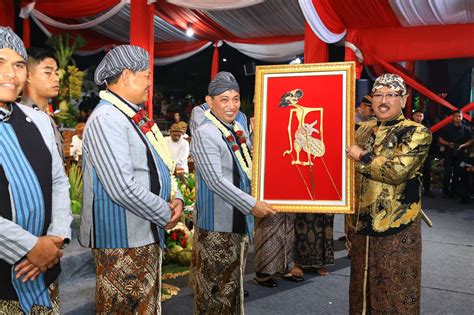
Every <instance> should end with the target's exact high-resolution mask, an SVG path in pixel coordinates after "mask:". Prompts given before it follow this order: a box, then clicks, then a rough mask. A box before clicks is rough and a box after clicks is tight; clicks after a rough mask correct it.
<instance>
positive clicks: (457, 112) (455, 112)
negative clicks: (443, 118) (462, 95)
mask: <svg viewBox="0 0 474 315" xmlns="http://www.w3.org/2000/svg"><path fill="white" fill-rule="evenodd" d="M454 114H461V115H462V114H463V112H462V110H460V109H458V110H455V111H454V112H453V115H454Z"/></svg>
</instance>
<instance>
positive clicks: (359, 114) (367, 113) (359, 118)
mask: <svg viewBox="0 0 474 315" xmlns="http://www.w3.org/2000/svg"><path fill="white" fill-rule="evenodd" d="M355 117H356V118H355V123H356V126H358V125H360V123H361V122H363V121H367V120H370V119H374V110H373V109H372V96H370V95H366V96H364V97H363V98H362V101H361V102H360V105H359V107H358V108H357V111H356V115H355Z"/></svg>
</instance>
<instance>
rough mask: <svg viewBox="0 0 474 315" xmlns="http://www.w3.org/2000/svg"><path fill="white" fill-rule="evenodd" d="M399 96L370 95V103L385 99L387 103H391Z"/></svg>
mask: <svg viewBox="0 0 474 315" xmlns="http://www.w3.org/2000/svg"><path fill="white" fill-rule="evenodd" d="M399 96H401V95H400V94H397V93H387V94H374V95H372V101H375V102H381V101H382V100H383V98H384V97H386V98H387V100H388V101H389V102H392V101H394V100H395V99H396V98H397V97H399Z"/></svg>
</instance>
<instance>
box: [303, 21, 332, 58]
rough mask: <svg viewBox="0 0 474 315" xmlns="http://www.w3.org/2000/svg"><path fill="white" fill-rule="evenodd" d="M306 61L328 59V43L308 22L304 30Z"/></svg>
mask: <svg viewBox="0 0 474 315" xmlns="http://www.w3.org/2000/svg"><path fill="white" fill-rule="evenodd" d="M304 61H305V63H313V62H327V61H328V45H327V44H326V43H324V42H323V41H322V40H320V39H319V37H318V36H316V34H314V32H313V30H312V29H311V27H310V26H309V25H308V23H306V25H305V30H304Z"/></svg>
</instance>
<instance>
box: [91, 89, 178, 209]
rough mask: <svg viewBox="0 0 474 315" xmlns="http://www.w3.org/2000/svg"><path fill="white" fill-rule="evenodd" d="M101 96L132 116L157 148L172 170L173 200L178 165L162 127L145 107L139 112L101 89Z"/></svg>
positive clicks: (176, 184)
mask: <svg viewBox="0 0 474 315" xmlns="http://www.w3.org/2000/svg"><path fill="white" fill-rule="evenodd" d="M99 97H100V98H101V99H103V100H105V101H107V102H109V103H111V104H113V105H114V106H115V107H117V108H118V109H119V110H120V111H121V112H122V113H124V114H125V115H127V116H128V117H129V118H131V119H132V120H133V121H134V122H135V123H136V124H137V126H138V127H139V128H140V130H141V131H142V132H143V133H144V134H145V136H146V138H147V139H148V141H150V143H151V145H152V146H153V148H154V149H155V151H156V153H158V155H159V156H160V158H161V160H162V161H163V163H165V165H166V167H167V168H168V169H169V171H170V177H171V200H173V198H174V196H175V195H176V192H177V191H178V183H177V181H176V177H175V176H174V170H175V167H176V163H175V161H173V160H172V159H171V154H170V152H169V149H168V146H167V145H166V142H165V139H164V138H163V135H162V134H161V132H160V129H158V127H157V126H156V124H155V122H154V121H153V120H149V119H148V117H147V116H146V113H145V111H144V110H143V109H140V110H139V111H138V112H135V111H134V110H133V109H132V108H130V106H128V105H127V104H125V102H124V101H122V100H121V99H120V98H118V97H117V96H116V95H114V94H113V93H111V92H109V91H106V90H104V91H100V93H99Z"/></svg>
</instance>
